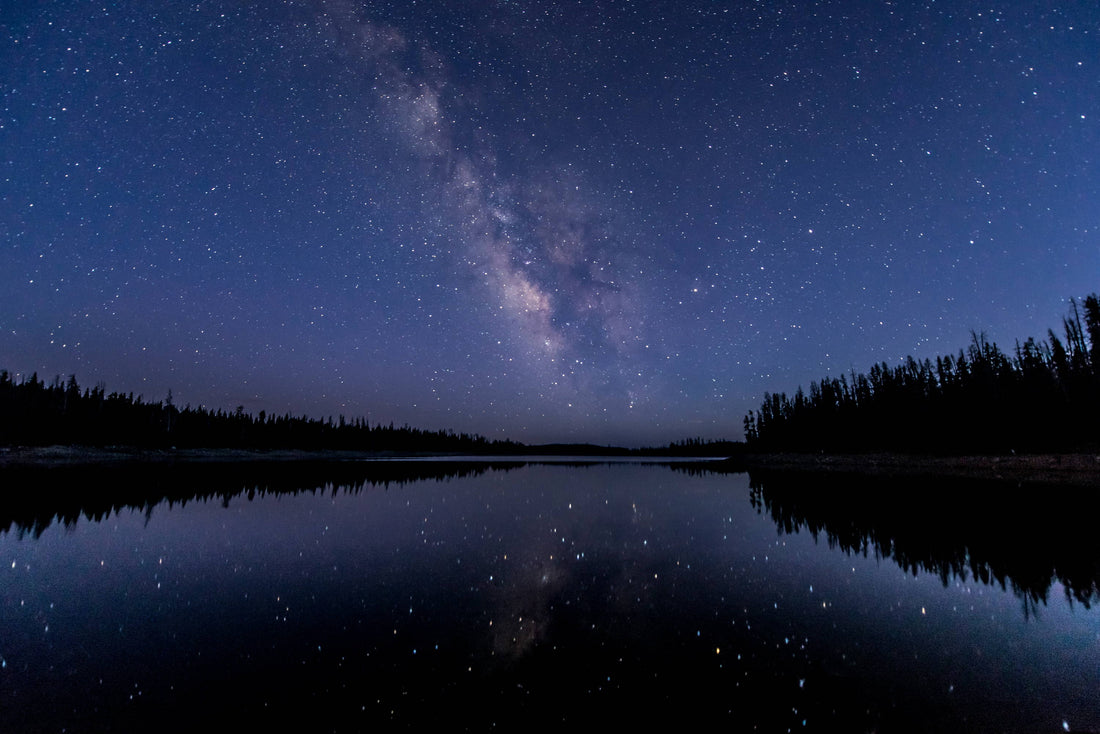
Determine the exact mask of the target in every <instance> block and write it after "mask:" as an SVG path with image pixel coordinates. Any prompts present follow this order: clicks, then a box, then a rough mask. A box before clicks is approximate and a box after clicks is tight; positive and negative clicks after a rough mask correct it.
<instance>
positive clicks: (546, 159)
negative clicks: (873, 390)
mask: <svg viewBox="0 0 1100 734" xmlns="http://www.w3.org/2000/svg"><path fill="white" fill-rule="evenodd" d="M0 42H2V44H3V52H2V57H0V107H2V112H0V243H2V250H0V255H2V259H0V296H2V299H3V300H2V302H0V368H5V369H8V370H9V371H10V372H12V373H15V374H17V375H24V376H25V375H29V374H30V373H31V372H32V371H38V373H39V375H40V376H42V377H45V378H46V379H50V378H52V377H53V376H54V375H57V374H60V375H62V376H67V375H69V374H70V373H73V374H76V376H77V378H78V380H79V381H80V382H81V384H82V385H83V386H85V387H91V386H93V385H94V384H96V383H97V382H103V383H105V385H106V388H107V390H108V392H110V391H115V390H117V391H120V392H130V391H133V392H134V393H135V394H142V395H144V396H145V398H146V399H148V400H153V401H155V400H162V399H164V398H165V397H166V396H167V393H168V391H169V390H171V391H172V393H173V397H174V399H175V402H176V404H177V405H180V406H182V405H185V404H188V403H190V404H192V405H199V404H202V405H206V406H208V407H222V408H226V409H230V410H231V409H234V408H235V407H236V406H237V405H243V406H244V407H245V409H246V410H249V411H252V412H258V411H259V410H261V409H265V410H267V411H268V412H269V413H283V412H286V411H290V412H292V413H295V414H307V415H310V416H314V417H318V416H327V415H336V414H340V413H342V414H344V415H346V416H349V417H352V416H367V417H369V419H370V420H371V422H381V423H386V424H388V423H389V422H391V421H393V422H395V423H396V424H398V425H400V424H403V423H409V424H411V425H414V426H417V427H421V428H426V429H438V428H452V429H454V430H457V431H469V432H477V433H481V434H483V435H486V436H488V437H490V438H504V437H508V438H513V439H516V440H522V441H533V442H541V441H593V442H597V443H616V444H623V445H640V444H660V443H667V442H668V441H670V440H678V439H681V438H684V437H689V436H702V437H706V438H720V437H724V438H731V439H736V438H740V437H741V435H742V428H741V420H742V417H743V416H744V414H745V412H746V411H747V410H749V409H751V408H755V407H757V406H758V404H759V402H760V400H761V399H762V398H763V394H764V392H765V391H787V392H792V391H793V390H794V389H795V388H796V387H797V386H798V385H799V384H802V385H808V383H809V381H810V380H814V379H819V378H820V377H822V376H824V375H828V374H833V375H835V374H838V373H847V372H849V371H850V370H852V369H853V368H854V369H855V370H856V371H865V370H867V369H868V368H869V367H870V366H871V365H872V364H873V363H875V362H879V361H883V360H885V361H887V362H889V363H891V364H893V363H896V362H897V361H899V360H901V359H902V358H904V357H905V356H906V355H910V354H911V355H913V356H915V357H917V358H921V359H923V358H925V357H933V358H934V357H935V356H936V355H937V354H943V353H950V352H957V351H958V350H959V349H960V348H962V347H964V346H965V345H966V344H967V343H968V342H969V340H970V331H971V330H975V331H984V332H985V333H986V334H987V336H988V337H989V338H991V339H993V340H995V341H997V342H998V343H999V344H1000V345H1001V346H1002V348H1005V349H1006V351H1008V350H1010V349H1011V348H1012V346H1013V344H1014V341H1015V339H1017V338H1020V339H1021V340H1022V339H1023V338H1025V337H1027V336H1036V337H1043V336H1045V334H1046V330H1047V328H1048V327H1057V326H1059V324H1060V320H1061V317H1062V315H1063V314H1064V313H1066V310H1067V307H1068V304H1067V301H1068V299H1069V298H1070V297H1071V296H1078V297H1080V296H1083V295H1086V294H1087V293H1090V292H1093V291H1096V290H1100V160H1098V157H1100V154H1098V151H1100V124H1098V123H1100V3H1097V2H1095V1H1094V0H1079V1H1078V2H1068V1H1067V2H1058V1H1057V0H1052V1H1051V2H1042V3H1035V2H1024V1H1022V0H1003V1H1002V0H995V1H993V2H990V1H989V0H985V1H984V2H981V3H975V2H968V1H967V0H952V1H951V2H946V1H944V2H908V1H906V0H899V1H897V2H886V1H885V0H874V1H871V0H835V1H827V0H825V1H821V2H810V1H808V0H805V1H802V0H800V1H797V2H795V1H792V2H770V1H768V2H750V1H748V0H744V1H741V2H727V3H721V2H684V1H678V2H587V1H586V2H553V3H552V2H533V1H528V0H515V1H506V0H496V1H489V0H486V1H484V2H446V3H444V2H411V1H410V2H392V3H387V2H366V1H363V0H347V1H344V2H335V1H334V2H322V1H320V0H317V1H308V0H297V1H293V2H274V1H271V2H258V1H257V2H245V1H242V0H232V1H230V0H223V1H222V2H213V1H211V2H197V3H195V2H190V3H183V2H171V3H168V2H164V3H160V2H157V3H151V2H148V1H147V0H142V1H140V2H138V1H137V0H130V1H126V0H122V1H118V2H106V1H103V0H101V1H99V2H82V1H77V0H55V1H52V2H51V1H46V0H37V1H36V0H0Z"/></svg>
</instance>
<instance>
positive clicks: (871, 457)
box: [722, 453, 1100, 487]
mask: <svg viewBox="0 0 1100 734" xmlns="http://www.w3.org/2000/svg"><path fill="white" fill-rule="evenodd" d="M722 463H723V464H724V465H727V466H729V467H730V468H734V467H736V468H738V469H740V470H744V471H783V472H788V471H792V472H833V473H839V474H860V475H865V476H880V477H891V476H909V477H912V476H927V477H963V478H969V479H993V480H999V481H1015V482H1047V483H1058V484H1075V485H1088V486H1096V487H1100V455H1098V454H1095V453H1052V454H1013V455H1008V456H1003V455H967V456H938V455H933V454H896V453H873V454H799V453H774V454H745V455H744V456H739V457H733V458H730V459H727V460H725V461H723V462H722Z"/></svg>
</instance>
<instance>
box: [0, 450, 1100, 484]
mask: <svg viewBox="0 0 1100 734" xmlns="http://www.w3.org/2000/svg"><path fill="white" fill-rule="evenodd" d="M428 457H434V458H440V459H446V458H459V457H460V458H462V459H467V460H475V461H476V460H478V459H481V458H484V460H485V461H486V462H499V461H510V460H514V461H528V460H531V459H552V458H555V457H554V455H516V456H507V455H504V456H502V455H499V454H494V455H486V456H484V457H480V456H471V455H469V454H455V455H454V456H453V457H451V456H450V455H447V454H439V453H400V454H399V453H395V452H370V451H303V450H289V449H277V450H259V449H252V450H249V449H136V448H129V447H114V448H98V447H88V446H35V447H0V468H9V467H11V468H16V467H42V468H48V467H79V466H85V465H87V466H105V465H107V466H109V465H120V464H139V465H160V464H164V465H167V464H203V463H226V464H237V463H261V462H262V463H271V462H291V463H293V462H347V461H351V462H355V461H367V460H378V459H413V460H415V459H424V458H428ZM559 458H560V457H559ZM574 458H576V459H578V460H581V461H593V460H598V459H599V457H591V456H589V457H574ZM615 458H619V459H624V458H625V459H627V460H629V459H630V458H631V457H615ZM639 458H640V457H639ZM647 458H650V460H653V458H652V457H647ZM667 460H669V461H672V462H679V461H683V460H684V458H683V457H667ZM692 463H706V464H708V465H709V466H711V467H713V468H715V469H719V470H722V471H756V470H762V471H769V470H774V471H806V472H836V473H848V474H862V475H869V476H942V477H965V478H974V479H997V480H1005V481H1016V482H1054V483H1059V484H1074V485H1082V486H1097V487H1100V455H1098V454H1095V453H1060V454H1020V455H1007V456H981V455H978V456H974V455H971V456H937V455H925V454H896V453H871V454H804V453H767V454H752V453H750V454H744V455H742V456H737V457H732V458H728V459H718V460H714V461H702V460H699V459H694V460H693V461H692Z"/></svg>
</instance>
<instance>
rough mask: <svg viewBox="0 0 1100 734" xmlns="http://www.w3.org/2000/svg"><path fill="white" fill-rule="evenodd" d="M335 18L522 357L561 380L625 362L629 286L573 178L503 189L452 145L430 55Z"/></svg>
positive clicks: (439, 71)
mask: <svg viewBox="0 0 1100 734" xmlns="http://www.w3.org/2000/svg"><path fill="white" fill-rule="evenodd" d="M332 15H334V16H336V17H337V18H338V20H337V26H338V30H339V31H340V33H341V35H342V45H343V47H344V48H345V49H350V50H351V51H352V53H354V54H355V56H356V58H357V60H358V61H359V62H360V63H361V64H362V66H363V67H364V68H365V69H366V70H368V71H369V72H370V73H371V74H373V78H374V80H373V83H374V87H373V88H374V91H375V96H376V102H377V105H378V108H379V116H380V117H381V118H382V119H384V120H386V121H388V123H389V125H390V126H391V127H392V128H393V129H394V130H396V131H397V133H398V135H399V137H400V139H401V140H402V141H403V142H404V144H406V145H407V146H408V147H409V149H410V150H411V151H413V152H414V154H415V155H416V156H417V157H419V158H420V160H421V162H422V163H423V164H424V169H425V170H426V171H427V172H428V183H427V185H428V186H430V187H431V190H432V192H434V193H435V194H436V195H438V197H439V200H440V204H441V208H442V209H443V211H444V213H445V220H446V222H447V229H448V230H450V231H451V232H452V233H454V235H455V238H456V239H457V240H459V241H460V243H461V245H460V255H459V259H460V260H461V262H462V264H463V265H464V266H465V267H466V268H468V270H469V271H470V272H472V273H473V274H475V275H476V276H477V277H478V278H479V279H480V280H481V281H482V282H483V284H484V285H485V286H486V287H487V288H488V290H489V292H490V298H491V301H492V302H494V303H495V304H496V305H497V307H498V308H499V309H500V310H501V311H503V312H504V313H505V315H506V316H507V318H508V319H509V321H510V322H511V323H512V324H513V326H514V330H513V331H514V334H515V335H516V336H517V337H519V338H520V339H521V343H522V344H523V346H524V351H525V352H526V354H527V356H528V357H529V358H530V359H531V360H533V361H536V362H537V361H540V360H547V361H549V362H558V363H561V364H563V365H564V366H559V367H558V368H556V369H557V371H559V372H561V371H563V370H565V371H571V370H574V369H575V367H576V365H579V364H582V363H583V359H582V358H581V355H585V354H590V353H591V352H592V350H593V349H596V350H610V352H611V353H614V354H623V353H626V352H627V351H628V350H629V349H630V347H631V346H632V344H633V343H634V342H635V341H637V337H636V336H635V335H634V333H633V332H634V329H635V328H636V326H637V324H636V319H635V320H632V319H631V318H630V316H629V310H630V305H631V295H630V288H629V287H628V285H627V284H625V283H624V282H622V281H621V280H620V279H619V278H618V277H617V276H616V275H615V272H616V266H615V263H614V262H613V259H612V257H611V253H610V252H609V251H608V250H609V249H610V248H609V247H608V241H609V234H608V232H607V231H606V230H607V228H606V226H605V224H604V223H603V222H602V221H601V219H602V218H601V216H600V212H599V211H598V209H597V207H595V206H593V205H592V204H591V203H590V201H589V200H588V199H587V198H586V195H585V191H584V188H585V185H584V182H583V181H582V180H581V177H579V176H577V175H575V174H573V173H571V172H570V171H568V170H562V171H553V172H549V173H542V174H537V175H536V174H532V175H529V176H528V177H527V179H525V180H520V181H509V180H507V177H506V176H505V175H503V174H502V172H501V171H500V169H499V166H498V165H497V163H496V156H494V155H493V154H492V152H491V151H486V152H482V153H480V154H475V153H471V152H468V150H467V149H465V148H463V147H462V146H459V145H458V144H457V143H456V140H455V136H454V129H453V125H452V124H451V123H450V122H449V118H448V115H449V114H450V113H449V111H448V110H447V109H446V108H445V104H444V98H445V92H447V87H448V81H447V79H446V75H445V71H444V69H443V66H444V65H443V63H442V61H441V60H440V58H439V57H438V56H437V55H436V54H434V53H433V52H432V51H431V50H430V49H427V48H423V47H419V48H413V47H412V44H411V43H410V42H409V41H408V40H407V39H406V38H405V37H404V36H403V34H402V33H401V32H400V31H398V30H397V29H395V28H392V27H389V26H385V25H379V24H373V23H369V22H365V21H362V20H359V19H357V18H355V17H354V15H353V14H352V13H350V12H348V11H347V10H344V11H343V12H340V13H334V14H332ZM410 67H412V68H410ZM563 376H565V375H564V374H563Z"/></svg>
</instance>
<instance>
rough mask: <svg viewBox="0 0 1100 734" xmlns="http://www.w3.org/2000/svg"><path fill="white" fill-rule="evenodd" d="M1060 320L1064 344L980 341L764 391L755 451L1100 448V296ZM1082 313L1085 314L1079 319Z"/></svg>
mask: <svg viewBox="0 0 1100 734" xmlns="http://www.w3.org/2000/svg"><path fill="white" fill-rule="evenodd" d="M1071 304H1072V311H1071V313H1070V314H1069V315H1068V316H1066V317H1065V318H1063V319H1062V326H1063V334H1064V337H1062V338H1060V337H1059V336H1058V335H1057V334H1055V332H1054V330H1048V332H1047V333H1048V338H1047V340H1045V341H1043V342H1036V341H1035V339H1033V338H1029V339H1028V340H1027V341H1026V342H1024V343H1023V344H1020V343H1019V342H1017V343H1016V348H1015V353H1014V355H1012V356H1009V355H1006V354H1004V353H1003V352H1002V351H1001V350H1000V349H999V348H998V347H997V345H996V344H994V343H992V342H989V341H987V340H986V339H985V336H984V335H974V336H973V341H972V343H971V344H970V346H969V348H968V349H967V350H966V351H965V352H964V351H960V352H959V353H958V355H956V356H952V355H947V356H942V357H937V358H936V360H935V362H933V361H931V360H928V359H926V360H924V361H923V362H918V361H917V360H915V359H913V358H912V357H909V358H908V359H907V360H906V362H905V363H904V364H902V365H899V366H896V367H890V366H889V365H887V364H886V363H885V362H883V363H882V364H880V365H875V366H874V367H872V368H871V370H870V372H868V373H866V374H858V375H857V374H855V372H854V371H853V372H852V374H851V375H850V377H849V376H846V375H841V376H840V377H826V378H824V379H822V380H821V381H820V382H814V383H811V384H810V390H809V394H808V395H807V394H805V393H804V392H803V391H802V388H801V387H800V388H798V391H797V392H796V393H795V394H794V396H793V397H788V396H787V395H786V394H785V393H779V394H765V396H764V402H763V404H762V405H761V406H760V409H759V410H757V411H750V412H749V414H748V415H747V416H746V417H745V435H746V439H747V441H748V444H749V448H750V449H752V450H756V451H773V450H780V451H821V450H824V451H877V450H888V451H910V452H911V451H948V452H964V451H1007V450H1010V449H1015V450H1025V451H1044V450H1071V449H1084V448H1090V449H1091V448H1096V447H1097V446H1100V423H1098V422H1097V421H1096V416H1097V414H1098V412H1100V298H1098V297H1097V295H1096V294H1092V295H1090V296H1088V297H1087V298H1085V300H1084V301H1083V303H1082V304H1081V306H1080V307H1079V306H1078V304H1077V302H1076V301H1071ZM1082 312H1083V314H1082Z"/></svg>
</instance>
